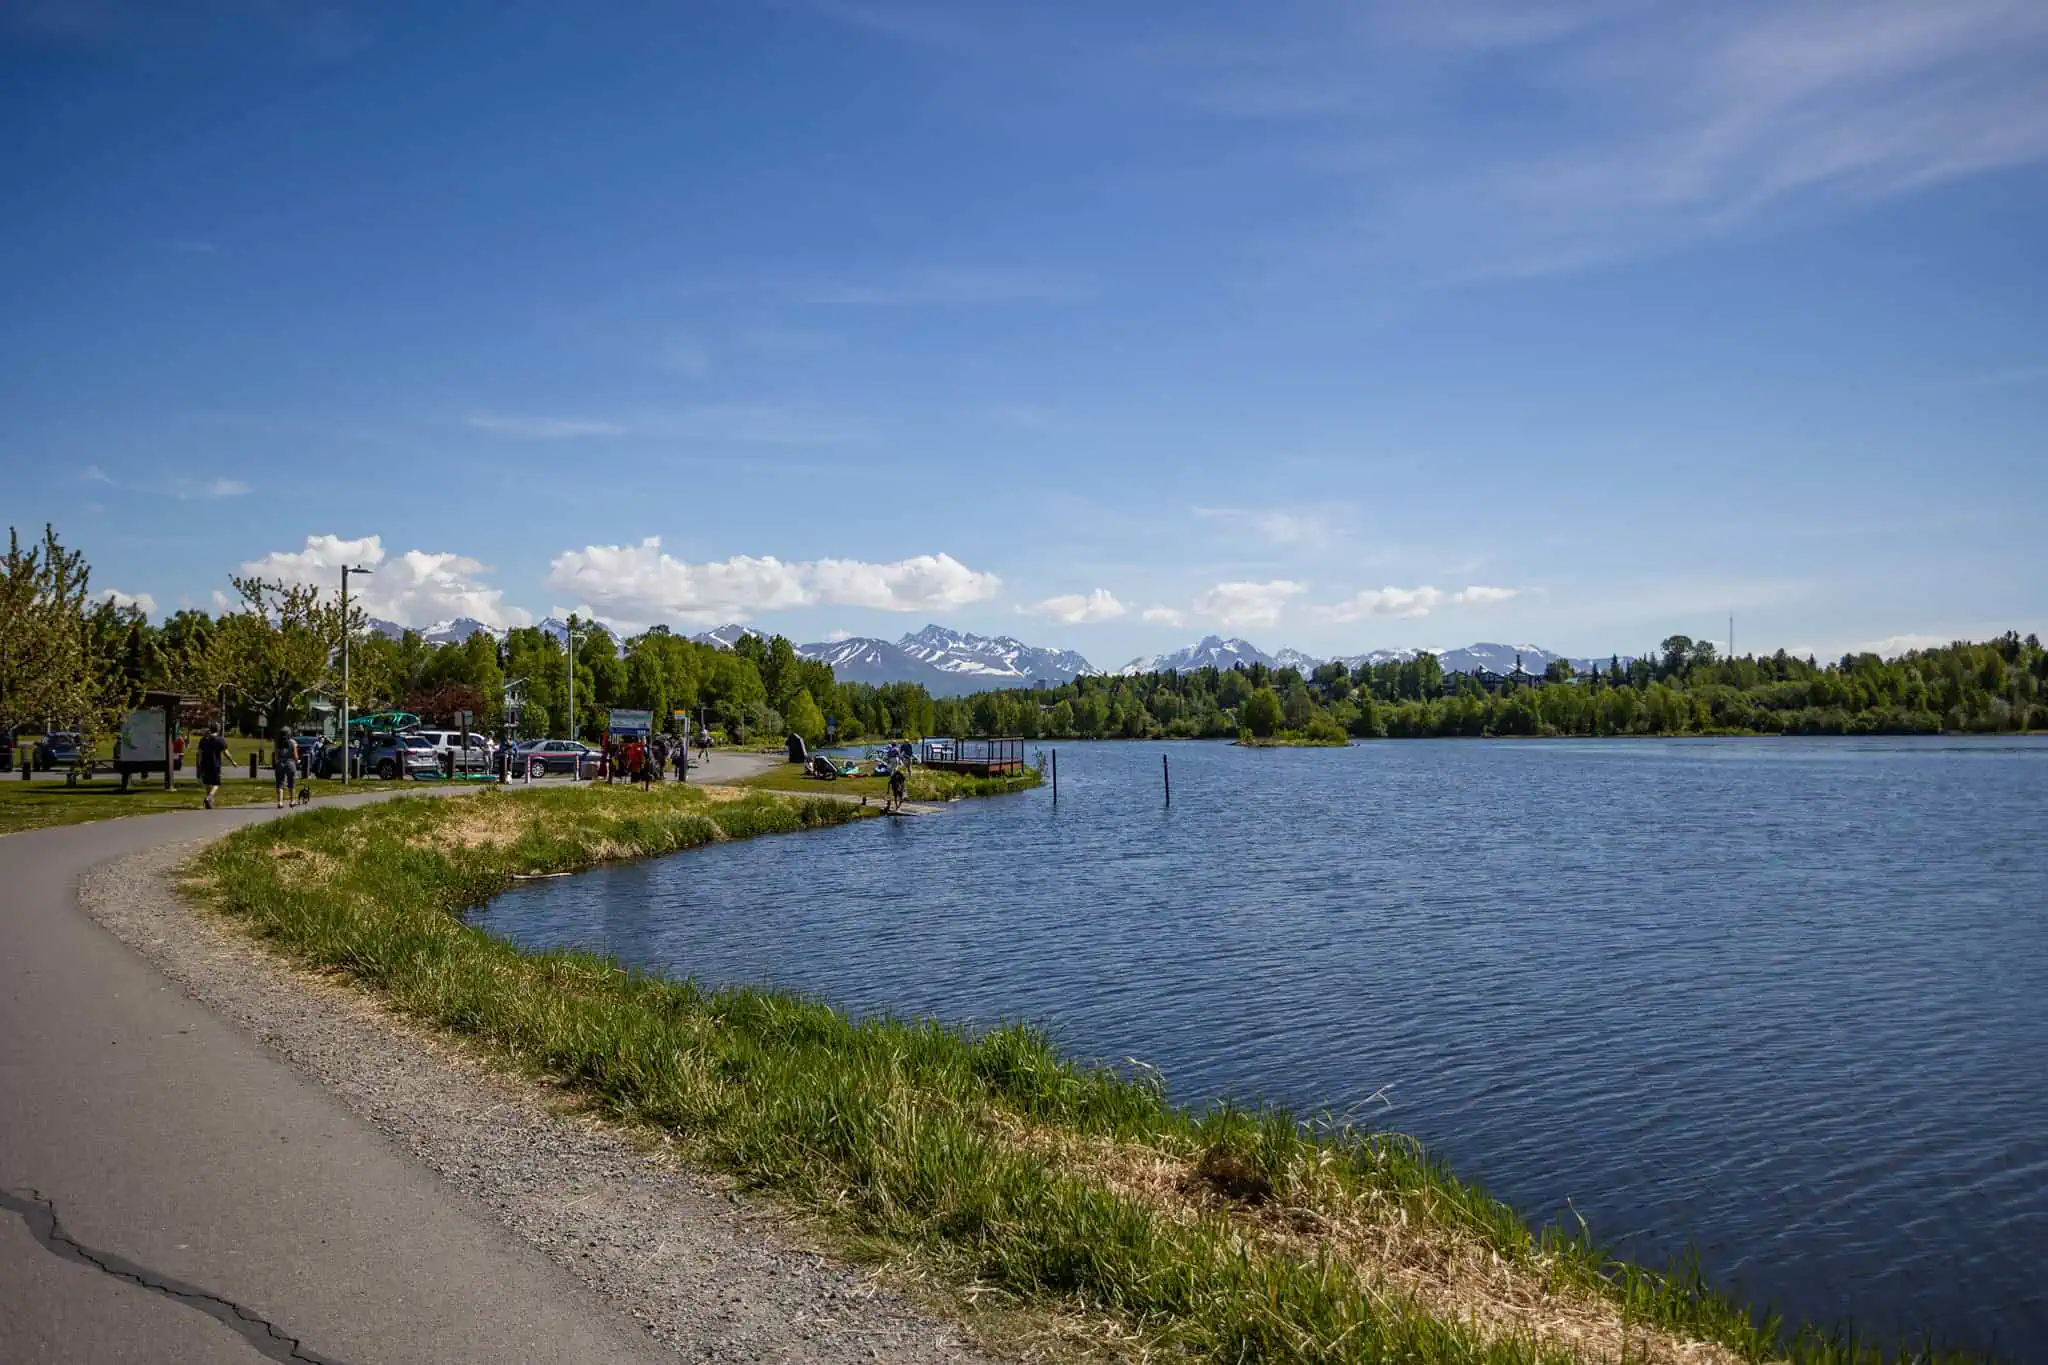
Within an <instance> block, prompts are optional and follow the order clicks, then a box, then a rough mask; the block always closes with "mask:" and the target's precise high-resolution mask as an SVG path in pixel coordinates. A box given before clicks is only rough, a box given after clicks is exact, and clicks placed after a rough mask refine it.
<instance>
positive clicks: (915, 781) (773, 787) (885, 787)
mask: <svg viewBox="0 0 2048 1365" xmlns="http://www.w3.org/2000/svg"><path fill="white" fill-rule="evenodd" d="M1043 783H1044V779H1043V778H1042V777H1041V776H1040V775H1039V773H1038V771H1037V769H1035V768H1026V769H1025V770H1024V771H1023V772H1020V773H1012V774H1009V775H1008V776H1005V777H976V776H974V775H973V774H971V773H950V772H943V771H941V770H939V769H937V768H912V769H911V770H910V782H909V790H908V796H909V799H910V800H912V801H918V802H925V803H931V802H943V801H959V800H962V799H964V798H966V797H970V796H1003V795H1006V794H1008V793H1010V792H1021V791H1029V790H1030V789H1031V788H1033V787H1037V786H1041V785H1043ZM736 785H738V786H741V787H746V788H750V789H756V790H761V791H777V792H790V793H792V794H794V795H798V796H823V797H837V798H840V799H844V798H846V797H849V796H865V797H867V798H868V799H869V800H871V801H880V800H883V799H884V798H886V797H887V796H888V795H889V779H888V778H886V777H842V778H838V779H836V780H833V781H826V780H825V779H823V778H817V777H811V776H809V775H807V774H806V773H805V772H804V770H803V769H802V768H801V767H799V766H798V765H797V764H794V763H784V764H778V765H776V766H775V767H773V768H770V769H769V770H768V771H767V772H765V773H757V774H755V775H754V776H752V777H746V778H741V779H740V781H739V782H738V783H737V784H736Z"/></svg>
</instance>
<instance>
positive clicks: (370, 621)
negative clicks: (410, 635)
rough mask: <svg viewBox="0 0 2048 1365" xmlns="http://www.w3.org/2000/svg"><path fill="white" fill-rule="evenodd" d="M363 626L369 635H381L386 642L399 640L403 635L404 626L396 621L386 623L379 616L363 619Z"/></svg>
mask: <svg viewBox="0 0 2048 1365" xmlns="http://www.w3.org/2000/svg"><path fill="white" fill-rule="evenodd" d="M363 625H364V626H365V627H366V628H368V630H369V632H370V634H372V635H381V636H383V637H384V638H385V639H387V640H396V639H400V638H401V637H403V636H404V634H405V627H404V626H401V625H399V624H398V622H396V621H387V620H385V619H384V618H383V617H381V616H366V617H364V618H363Z"/></svg>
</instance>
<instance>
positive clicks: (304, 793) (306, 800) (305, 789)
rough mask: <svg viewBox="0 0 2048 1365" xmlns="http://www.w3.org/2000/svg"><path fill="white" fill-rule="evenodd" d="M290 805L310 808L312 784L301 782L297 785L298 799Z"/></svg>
mask: <svg viewBox="0 0 2048 1365" xmlns="http://www.w3.org/2000/svg"><path fill="white" fill-rule="evenodd" d="M292 804H294V805H298V806H310V805H312V804H313V784H312V783H311V782H301V783H300V784H299V798H298V800H297V801H295V802H293V803H292Z"/></svg>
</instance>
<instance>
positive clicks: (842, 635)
mask: <svg viewBox="0 0 2048 1365" xmlns="http://www.w3.org/2000/svg"><path fill="white" fill-rule="evenodd" d="M852 638H853V632H852V631H850V630H847V629H846V628H845V627H843V626H842V627H840V628H839V629H837V630H828V631H826V632H825V643H826V644H828V645H836V644H838V643H839V642H840V641H841V640H851V639H852Z"/></svg>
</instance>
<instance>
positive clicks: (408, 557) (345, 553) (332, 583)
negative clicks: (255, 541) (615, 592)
mask: <svg viewBox="0 0 2048 1365" xmlns="http://www.w3.org/2000/svg"><path fill="white" fill-rule="evenodd" d="M344 564H347V565H349V566H351V567H354V566H356V565H361V566H363V567H365V568H368V569H370V570H371V573H370V574H369V576H368V577H365V578H352V579H351V580H350V584H349V588H350V592H349V596H350V600H351V601H352V602H360V603H361V604H362V608H363V610H364V611H365V612H367V613H368V614H369V615H371V616H376V617H381V618H383V619H385V620H388V621H396V622H397V623H398V624H399V625H401V626H430V625H433V624H435V623H436V622H440V621H447V620H451V619H453V618H455V617H458V616H467V617H470V618H471V619H473V620H477V621H481V622H483V623H484V624H485V625H487V626H492V627H495V628H497V629H501V630H502V629H504V628H505V627H507V626H523V625H528V624H530V623H531V622H532V620H533V618H532V616H531V614H529V613H528V612H527V611H526V610H525V609H524V608H521V607H508V606H506V605H505V594H504V591H503V590H502V589H499V588H493V587H491V586H489V585H488V584H486V583H484V582H483V581H482V575H484V574H486V573H488V572H489V569H487V568H486V567H485V566H484V565H483V564H482V563H480V562H479V561H477V560H474V559H471V558H469V557H467V556H466V555H459V554H451V553H431V552H428V551H425V550H407V551H404V552H403V553H401V554H397V555H387V554H386V553H385V550H384V542H383V539H382V538H381V537H379V536H364V537H362V538H361V539H358V540H343V539H342V538H341V537H340V536H307V537H306V543H305V545H304V546H303V547H301V548H300V549H297V550H279V551H274V552H273V553H271V554H268V555H265V556H264V557H263V558H261V559H256V560H251V561H249V562H248V563H246V564H244V565H242V572H243V573H244V574H247V575H253V576H255V577H258V578H268V579H277V580H282V581H284V582H287V583H310V584H312V585H314V586H315V587H319V588H323V589H327V590H330V591H337V590H339V588H340V586H341V567H342V565H344Z"/></svg>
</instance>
